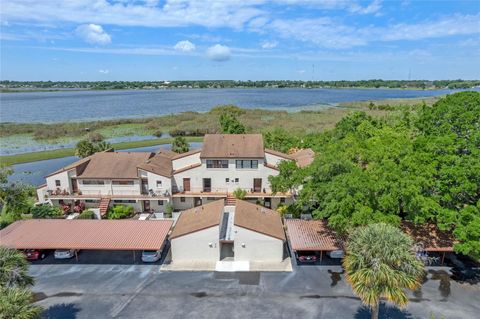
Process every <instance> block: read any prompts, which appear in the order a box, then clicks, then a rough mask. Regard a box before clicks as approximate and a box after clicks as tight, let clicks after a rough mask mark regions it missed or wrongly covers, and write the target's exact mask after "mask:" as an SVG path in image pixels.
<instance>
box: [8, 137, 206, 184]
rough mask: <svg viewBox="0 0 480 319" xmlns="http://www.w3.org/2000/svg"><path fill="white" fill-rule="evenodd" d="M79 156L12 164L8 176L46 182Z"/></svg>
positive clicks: (12, 179)
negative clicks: (46, 177)
mask: <svg viewBox="0 0 480 319" xmlns="http://www.w3.org/2000/svg"><path fill="white" fill-rule="evenodd" d="M201 146H202V143H200V142H192V143H190V149H196V148H200V147H201ZM170 148H171V145H170V144H162V145H155V146H147V147H139V148H132V149H126V150H119V152H156V151H158V150H159V149H170ZM78 159H79V157H77V156H68V157H61V158H54V159H49V160H44V161H36V162H31V163H23V164H16V165H12V169H13V174H12V175H10V176H9V177H8V181H9V182H10V183H13V182H22V183H25V184H32V185H35V186H38V185H42V184H44V183H45V176H47V175H48V174H50V173H53V172H55V171H56V170H59V169H60V168H62V167H65V166H67V165H70V164H72V163H73V162H75V161H77V160H78Z"/></svg>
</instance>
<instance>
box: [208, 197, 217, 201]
mask: <svg viewBox="0 0 480 319" xmlns="http://www.w3.org/2000/svg"><path fill="white" fill-rule="evenodd" d="M207 200H216V198H215V197H207Z"/></svg>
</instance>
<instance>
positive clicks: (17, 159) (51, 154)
mask: <svg viewBox="0 0 480 319" xmlns="http://www.w3.org/2000/svg"><path fill="white" fill-rule="evenodd" d="M185 139H186V140H187V142H201V141H203V137H201V136H195V137H185ZM172 141H173V138H171V137H167V138H156V139H151V140H143V141H132V142H121V143H113V144H112V146H113V148H114V149H115V150H124V149H129V148H137V147H147V146H154V145H162V144H170V143H172ZM73 155H75V149H74V148H62V149H58V150H50V151H42V152H31V153H23V154H16V155H5V156H0V163H1V164H3V165H6V166H10V165H14V164H21V163H30V162H36V161H43V160H49V159H53V158H60V157H67V156H73Z"/></svg>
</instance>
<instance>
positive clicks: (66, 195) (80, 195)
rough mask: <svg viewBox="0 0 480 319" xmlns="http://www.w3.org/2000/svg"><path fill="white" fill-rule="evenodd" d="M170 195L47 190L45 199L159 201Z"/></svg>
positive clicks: (165, 193)
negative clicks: (158, 199)
mask: <svg viewBox="0 0 480 319" xmlns="http://www.w3.org/2000/svg"><path fill="white" fill-rule="evenodd" d="M169 197H170V193H169V192H168V191H165V190H164V191H161V190H160V191H156V192H155V191H153V190H150V191H149V192H148V193H146V194H143V193H140V192H137V193H134V192H132V191H129V190H123V191H122V190H115V191H108V192H102V191H93V190H91V191H83V192H82V191H78V192H75V193H70V192H68V191H66V190H56V191H52V190H47V191H46V192H45V198H50V199H100V198H111V199H157V198H169Z"/></svg>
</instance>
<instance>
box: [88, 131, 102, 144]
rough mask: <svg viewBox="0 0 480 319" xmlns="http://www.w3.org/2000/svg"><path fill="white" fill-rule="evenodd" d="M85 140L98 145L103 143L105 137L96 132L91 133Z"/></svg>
mask: <svg viewBox="0 0 480 319" xmlns="http://www.w3.org/2000/svg"><path fill="white" fill-rule="evenodd" d="M87 139H88V140H89V141H90V142H92V143H98V142H101V141H103V140H104V139H105V137H103V135H102V134H100V133H98V132H92V133H90V134H88V136H87Z"/></svg>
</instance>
